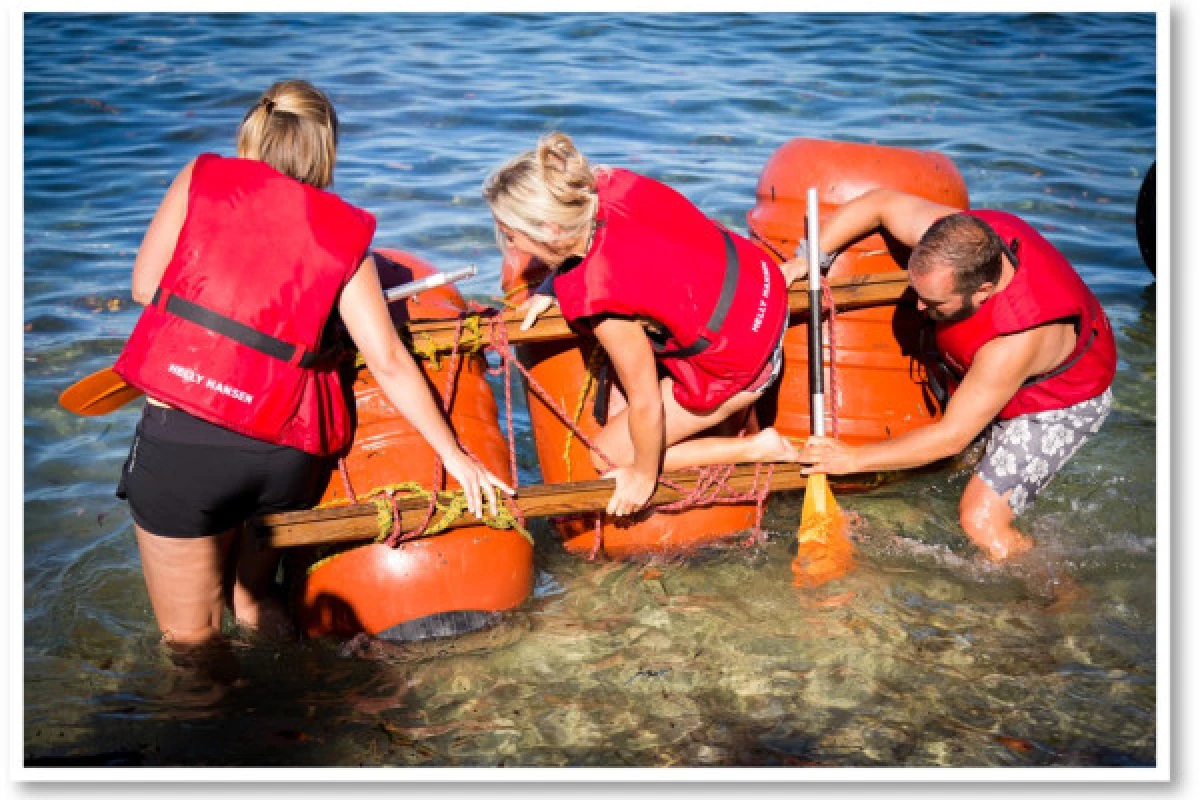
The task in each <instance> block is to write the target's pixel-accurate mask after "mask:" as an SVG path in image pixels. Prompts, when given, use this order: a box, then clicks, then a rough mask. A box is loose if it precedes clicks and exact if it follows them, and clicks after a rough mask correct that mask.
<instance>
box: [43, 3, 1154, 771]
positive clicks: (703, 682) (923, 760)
mask: <svg viewBox="0 0 1200 800" xmlns="http://www.w3.org/2000/svg"><path fill="white" fill-rule="evenodd" d="M24 35H25V51H24V70H25V73H24V77H25V80H24V111H25V115H24V122H25V128H24V136H25V138H24V181H25V183H24V214H25V217H24V221H25V227H24V293H25V300H24V340H23V341H24V359H25V384H24V385H25V402H24V436H25V450H24V467H25V489H24V504H25V517H24V524H25V538H24V572H23V578H24V631H23V633H24V753H25V756H26V759H27V762H28V763H30V764H97V765H99V764H129V765H132V764H138V765H147V766H164V765H196V766H200V765H321V766H354V765H409V764H421V765H443V766H476V765H505V766H544V765H583V766H588V765H610V766H653V765H678V766H702V765H751V764H753V765H769V766H789V765H794V766H804V765H819V766H939V765H954V766H1050V765H1054V766H1095V765H1120V766H1137V765H1150V764H1154V763H1155V761H1156V748H1157V746H1158V733H1159V731H1158V728H1157V725H1156V713H1157V712H1156V691H1157V682H1156V670H1157V667H1158V658H1157V653H1156V635H1157V630H1156V607H1155V602H1156V585H1157V584H1156V569H1155V565H1156V559H1157V552H1158V551H1157V531H1156V526H1155V517H1156V479H1155V449H1154V442H1155V432H1156V419H1155V385H1156V384H1155V376H1156V369H1157V364H1156V358H1155V352H1156V348H1155V337H1156V325H1155V284H1154V279H1153V276H1152V275H1151V274H1150V272H1149V271H1147V269H1146V268H1145V266H1144V265H1143V264H1142V262H1141V258H1140V255H1139V251H1138V247H1137V243H1136V239H1135V235H1134V203H1135V200H1136V197H1137V192H1138V188H1139V186H1140V184H1141V179H1142V175H1143V174H1144V172H1145V170H1146V169H1147V168H1148V167H1149V165H1150V163H1151V162H1152V161H1153V160H1154V156H1155V124H1156V119H1155V40H1154V35H1155V30H1154V19H1153V16H1152V15H1149V14H1144V15H1120V14H1086V15H1082V14H1077V15H998V14H991V15H957V16H948V15H879V14H866V15H863V14H855V15H816V14H812V15H809V14H780V15H764V16H744V15H728V14H711V15H646V16H636V15H596V14H578V15H547V16H527V15H505V16H482V15H445V16H443V15H420V16H408V15H402V14H389V15H311V16H309V15H282V14H278V15H276V14H271V15H242V14H226V15H213V16H203V15H200V16H187V15H182V14H165V15H144V16H143V15H119V16H114V15H50V14H30V15H27V16H26V17H25V25H24ZM292 76H300V77H305V78H308V79H310V80H312V81H313V82H314V83H316V84H318V85H319V86H321V87H322V88H324V89H326V90H327V91H328V92H329V93H330V95H331V96H332V98H333V100H334V102H335V104H336V105H337V108H338V112H339V116H340V118H341V121H342V123H343V128H342V140H341V146H340V152H339V164H338V170H337V179H336V184H335V186H334V188H335V189H336V190H337V191H338V192H339V193H341V194H342V195H343V196H344V197H346V198H347V199H348V200H350V201H351V202H353V203H355V204H358V205H361V206H364V207H366V208H368V209H371V210H372V211H374V212H375V213H376V214H377V215H378V217H379V231H378V234H377V237H376V244H377V245H382V246H391V247H400V248H403V249H406V250H409V251H412V252H415V253H417V254H419V255H421V256H423V257H425V258H426V259H428V260H430V261H432V262H433V263H434V264H437V265H438V266H440V267H443V268H449V267H452V266H457V265H460V264H462V263H465V262H475V263H477V264H479V265H480V268H481V269H480V274H479V275H478V276H477V277H476V278H474V279H472V281H470V282H469V283H467V284H466V285H465V291H466V292H467V293H468V294H469V295H471V296H473V297H474V298H475V299H478V300H481V301H487V300H489V299H491V298H494V297H495V296H496V294H497V293H498V282H499V257H498V255H497V252H496V250H495V246H494V243H493V237H492V232H491V228H490V225H489V220H490V217H489V214H488V213H487V210H486V208H485V206H484V204H483V202H482V200H481V199H480V195H479V187H480V183H481V181H482V180H483V178H484V176H485V175H486V174H487V172H488V171H489V170H490V169H492V168H493V167H494V166H496V165H497V164H498V163H500V162H501V161H503V160H504V159H506V158H508V157H509V156H511V155H512V154H514V153H516V152H517V151H519V150H522V149H525V148H526V147H528V146H530V145H531V144H532V143H533V141H534V139H535V138H536V137H537V135H539V134H540V133H542V132H545V131H549V130H552V129H563V130H566V131H568V132H570V133H571V134H572V135H573V136H574V137H575V138H576V140H577V142H578V143H579V145H580V147H581V149H583V150H584V151H585V152H586V153H587V154H588V155H589V157H590V158H591V159H592V160H593V161H597V162H602V163H612V164H618V165H624V166H628V167H631V168H633V169H636V170H639V171H642V172H645V173H647V174H650V175H652V176H654V177H657V178H659V179H662V180H665V181H667V182H669V183H671V184H672V185H674V186H675V187H677V188H678V189H680V190H681V191H683V192H684V193H685V194H687V195H688V196H689V197H690V198H691V199H692V200H693V201H694V202H696V203H697V204H698V205H699V206H700V207H702V208H704V209H705V210H706V211H708V212H709V213H710V214H712V215H713V216H715V217H716V218H718V219H720V220H721V221H723V222H725V223H726V224H729V225H731V226H733V227H735V228H738V229H743V230H744V228H745V214H746V212H747V211H748V210H749V208H750V207H751V206H752V205H753V203H754V186H755V182H756V180H757V178H758V175H759V173H760V171H761V169H762V167H763V165H764V164H765V162H766V160H767V159H768V158H769V157H770V155H771V154H772V153H773V152H774V151H775V150H776V149H777V148H778V147H779V146H780V145H782V144H783V143H784V142H786V141H787V140H788V139H790V138H792V137H795V136H809V137H819V138H830V139H838V140H846V141H860V142H876V143H880V144H889V145H900V146H906V147H915V148H924V149H931V150H937V151H940V152H942V153H945V154H946V155H948V156H949V157H950V158H952V159H953V160H954V162H955V163H956V164H957V166H958V167H959V169H960V171H961V172H962V174H963V176H964V178H965V179H966V182H967V186H968V188H969V190H970V193H971V199H972V203H973V204H974V205H977V206H992V207H999V208H1004V209H1008V210H1011V211H1014V212H1017V213H1020V214H1022V215H1024V216H1026V217H1027V218H1028V219H1029V220H1030V221H1031V222H1032V223H1033V224H1035V225H1036V226H1038V227H1039V228H1041V229H1042V230H1043V231H1044V232H1046V233H1047V235H1048V236H1049V237H1050V238H1051V239H1052V240H1053V241H1054V242H1055V243H1056V244H1057V245H1058V246H1059V247H1060V248H1061V249H1062V250H1063V251H1064V252H1065V253H1066V254H1067V255H1068V257H1069V258H1070V259H1071V260H1072V261H1073V262H1074V263H1075V265H1076V266H1077V267H1078V269H1079V270H1080V272H1081V273H1082V274H1083V276H1084V277H1085V278H1086V280H1087V281H1088V283H1089V284H1090V285H1091V286H1092V287H1093V288H1094V290H1095V291H1096V292H1097V294H1098V296H1099V297H1100V299H1101V301H1102V302H1103V304H1104V306H1105V308H1106V309H1107V311H1108V313H1109V315H1110V316H1111V317H1112V320H1113V323H1114V326H1115V328H1116V330H1117V334H1118V348H1119V350H1120V355H1121V362H1120V367H1119V372H1118V375H1117V380H1116V385H1115V393H1116V406H1115V410H1114V412H1113V414H1112V416H1111V417H1110V419H1109V421H1108V423H1107V424H1106V426H1105V428H1104V430H1103V431H1102V433H1101V434H1100V435H1099V436H1098V437H1097V438H1096V439H1095V440H1094V441H1093V442H1092V443H1091V444H1089V445H1088V446H1087V447H1086V448H1085V449H1084V450H1083V451H1082V452H1081V453H1080V455H1079V456H1078V457H1076V459H1075V460H1074V461H1072V462H1071V463H1070V464H1069V465H1068V466H1067V467H1066V469H1065V470H1064V472H1063V473H1062V474H1061V475H1060V476H1059V477H1058V478H1057V479H1056V481H1055V482H1053V483H1052V484H1051V485H1050V487H1049V488H1048V489H1047V490H1046V492H1045V493H1044V495H1043V496H1042V497H1041V498H1040V499H1039V501H1038V504H1037V505H1036V506H1035V509H1034V510H1033V512H1032V513H1031V514H1029V515H1028V516H1027V517H1026V518H1025V525H1026V527H1027V528H1028V529H1029V530H1031V531H1032V532H1033V534H1034V535H1035V536H1036V538H1037V540H1038V542H1039V555H1038V557H1036V558H1032V559H1030V560H1028V561H1026V562H1025V563H1022V564H1018V565H1014V566H1010V567H1005V568H999V567H990V566H986V565H981V564H979V563H978V562H976V561H975V560H974V558H973V556H972V552H971V551H970V550H969V549H968V548H967V547H966V546H965V545H964V543H963V541H962V538H961V536H960V534H959V533H958V528H957V512H956V508H957V498H958V494H959V492H960V491H961V488H962V486H963V484H964V482H965V480H966V477H967V473H966V472H962V471H959V472H955V471H945V472H940V473H936V474H931V475H925V476H921V477H919V478H914V479H911V480H908V481H905V482H902V483H897V484H894V485H891V486H888V487H886V488H884V489H880V490H876V491H875V492H873V493H870V494H867V495H860V496H856V497H853V498H849V497H847V498H845V499H844V500H843V504H844V505H845V506H847V507H852V508H854V509H855V510H857V511H858V512H859V513H861V514H862V516H863V518H864V520H865V526H864V528H863V530H862V531H861V536H862V542H861V544H860V550H861V554H862V557H861V558H860V564H859V568H858V569H857V570H856V571H855V572H854V573H853V574H852V575H850V576H848V577H847V578H845V579H843V580H841V581H838V582H836V583H834V584H831V585H829V586H827V587H825V588H823V589H821V590H818V591H814V592H808V593H804V592H798V591H797V590H795V589H793V588H791V576H790V571H789V564H790V560H791V555H792V552H794V549H795V536H794V526H795V522H796V519H797V517H798V514H799V502H798V498H794V497H783V498H778V499H776V500H774V501H773V502H772V504H771V506H770V509H769V511H768V515H767V519H766V523H767V527H768V528H769V529H771V531H772V533H771V536H770V537H769V539H768V541H767V543H766V544H765V545H763V546H761V547H753V548H742V547H732V548H728V549H716V550H713V551H711V552H707V553H704V554H701V555H700V556H697V557H695V558H692V559H688V560H686V561H672V562H669V563H664V564H656V565H646V564H639V563H589V562H587V561H584V560H582V559H579V558H576V557H573V556H569V555H567V554H565V553H564V552H562V550H561V549H560V547H559V546H558V545H557V544H556V543H555V541H554V540H553V538H552V537H551V536H550V535H549V534H548V533H547V532H546V531H545V530H540V531H538V556H537V568H538V573H537V581H538V583H537V589H536V591H535V593H534V596H533V597H531V598H530V599H529V601H528V602H527V603H526V604H525V605H524V606H523V607H521V608H520V609H519V610H518V611H516V612H514V613H513V614H511V615H509V617H508V618H507V619H506V620H505V621H504V622H503V624H501V625H499V626H497V627H494V628H492V629H490V630H488V631H485V632H481V633H475V634H470V635H466V636H462V637H459V638H456V639H450V640H440V641H436V642H432V643H430V642H425V643H417V644H411V645H399V646H386V647H384V646H373V647H366V648H361V649H360V651H356V654H353V655H352V654H350V653H349V652H347V650H346V649H344V648H342V647H340V645H339V644H338V643H335V642H306V643H286V644H284V645H282V646H278V645H274V644H272V645H265V644H262V643H260V642H256V641H254V640H253V639H252V638H245V637H240V638H238V639H237V643H238V658H239V661H240V669H241V673H242V679H241V681H240V682H238V683H236V684H234V685H233V686H232V687H230V688H228V689H227V690H226V691H224V692H223V693H220V694H216V693H214V692H213V690H212V687H211V686H208V685H205V684H203V683H189V682H188V679H187V678H186V677H184V676H182V675H181V674H180V673H179V672H177V671H176V670H173V669H172V668H171V667H170V665H169V664H168V662H167V659H166V657H165V656H164V654H163V652H162V651H161V649H160V648H159V645H158V643H157V639H158V636H157V632H156V629H155V625H154V620H153V615H152V613H151V611H150V606H149V601H148V599H147V595H146V592H145V588H144V586H143V583H142V578H141V572H140V567H139V563H138V558H137V551H136V547H135V545H134V541H133V534H132V523H131V521H130V518H129V515H128V512H127V510H126V507H125V506H124V504H122V503H121V502H119V501H118V500H116V498H115V497H114V496H113V486H114V484H115V482H116V478H117V474H118V471H119V468H120V465H121V463H122V461H123V459H124V456H125V451H126V448H127V447H128V443H129V439H130V436H131V433H132V429H133V426H134V423H135V420H136V418H137V414H138V413H139V412H138V406H137V405H136V404H135V405H134V406H130V407H127V408H125V409H123V410H122V411H120V412H118V413H116V414H112V415H109V416H107V417H99V418H91V419H84V418H80V417H75V416H71V415H69V414H67V413H66V412H64V411H63V410H62V409H61V408H59V407H58V405H57V404H56V402H55V398H56V396H57V393H58V392H59V391H60V390H61V389H62V388H63V387H64V386H66V385H67V384H69V383H70V382H72V381H73V380H75V379H77V378H79V377H81V376H82V375H85V374H87V373H89V372H91V371H93V370H96V369H99V368H101V367H103V366H106V365H108V364H109V363H111V361H112V359H113V358H114V357H115V355H116V354H117V352H118V351H119V349H120V347H121V344H122V342H123V341H124V339H125V337H126V335H127V334H128V332H129V330H130V329H131V328H132V326H133V323H134V320H135V319H136V315H137V310H136V308H135V306H134V305H133V304H132V301H131V299H130V294H129V277H130V267H131V265H132V261H133V256H134V254H135V252H136V249H137V246H138V244H139V242H140V241H141V236H142V234H143V232H144V231H145V228H146V225H147V223H148V221H149V219H150V216H151V215H152V213H153V211H154V209H155V207H156V205H157V203H158V201H159V200H160V199H161V197H162V194H163V192H164V191H165V189H166V186H167V184H168V183H169V181H170V180H171V178H172V177H173V176H174V174H175V173H176V171H177V170H178V169H179V168H180V167H181V166H182V165H183V164H184V163H185V162H186V161H187V160H188V159H190V158H191V157H193V156H194V155H196V154H197V153H199V152H202V151H205V150H214V151H218V152H222V153H225V154H232V152H233V136H234V130H235V127H236V125H237V123H238V121H239V120H240V119H241V115H242V113H243V112H244V110H245V109H246V108H247V107H248V106H249V105H250V104H251V103H252V102H253V101H254V100H255V99H256V97H257V93H258V92H260V91H261V90H262V89H263V88H265V87H266V86H267V85H269V84H270V83H271V82H272V81H274V80H276V79H279V78H282V77H292ZM518 422H519V423H521V425H522V427H521V429H520V430H519V431H518V433H519V436H520V441H521V444H522V446H523V448H525V450H526V451H527V452H531V439H530V434H529V430H528V418H527V416H523V415H520V416H519V418H518ZM536 479H537V472H536V466H535V465H532V464H529V465H528V466H527V468H526V470H525V474H524V475H523V480H524V481H535V480H536Z"/></svg>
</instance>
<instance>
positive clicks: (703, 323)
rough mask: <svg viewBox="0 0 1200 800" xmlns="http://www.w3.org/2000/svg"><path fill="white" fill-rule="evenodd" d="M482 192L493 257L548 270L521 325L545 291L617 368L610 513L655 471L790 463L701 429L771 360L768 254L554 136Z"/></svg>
mask: <svg viewBox="0 0 1200 800" xmlns="http://www.w3.org/2000/svg"><path fill="white" fill-rule="evenodd" d="M483 196H484V199H485V200H486V201H487V203H488V206H489V207H490V208H491V211H492V215H493V217H494V218H495V223H496V236H497V241H498V243H499V245H500V248H501V250H502V251H503V252H504V254H505V257H506V258H509V259H514V260H518V261H519V260H528V259H535V260H537V261H540V262H542V263H543V264H544V265H546V266H547V267H548V268H549V270H550V273H549V277H548V278H547V280H546V282H545V283H543V284H542V286H541V287H540V288H539V289H538V290H537V292H536V293H535V294H534V295H533V296H532V297H531V298H530V299H529V300H528V301H526V303H525V305H524V306H522V310H524V311H525V312H526V316H525V321H524V327H525V328H528V327H530V326H531V325H532V324H533V322H534V320H535V319H536V318H537V316H538V315H539V314H541V313H542V312H543V311H545V310H546V309H547V308H549V306H550V305H551V304H552V303H553V302H555V300H557V302H558V303H559V305H560V306H561V307H562V312H563V316H564V317H565V318H566V320H567V321H568V322H569V323H570V324H571V325H572V327H574V328H576V329H577V330H579V331H581V332H584V333H588V334H591V335H594V336H595V337H596V339H597V341H598V342H599V343H600V345H601V346H602V347H603V348H604V350H605V352H606V353H607V355H608V358H609V361H610V363H611V364H612V367H613V371H614V372H615V374H616V379H617V384H618V385H616V386H614V387H612V395H613V400H612V402H610V404H609V409H610V413H609V416H608V419H607V421H606V422H605V424H604V427H603V429H602V430H601V432H600V434H599V435H598V437H597V440H596V441H597V444H598V445H599V447H600V449H601V450H602V451H603V452H604V454H605V455H606V456H607V457H608V459H609V460H610V461H611V462H612V463H613V464H615V465H616V467H615V469H614V471H613V472H612V473H611V475H610V476H611V477H614V478H615V479H616V488H615V489H614V490H613V495H612V498H611V499H610V500H609V504H608V509H607V510H608V513H610V514H614V515H617V516H624V515H629V514H633V513H634V512H636V511H638V510H640V509H641V508H643V507H644V506H645V504H646V502H647V501H648V500H649V499H650V496H651V495H652V494H653V493H654V488H655V485H656V484H657V481H658V476H659V473H660V472H661V471H662V470H670V469H680V468H684V467H691V466H700V465H708V464H733V463H740V462H754V461H795V460H796V455H797V453H796V450H795V449H794V448H793V447H792V446H791V444H790V443H789V442H788V441H787V440H786V439H784V438H783V437H781V436H780V435H779V434H778V432H776V431H775V430H774V429H770V428H768V429H766V430H764V431H761V432H759V433H757V434H755V435H752V436H743V437H722V436H716V435H713V434H712V430H711V429H712V428H713V427H714V426H716V425H718V424H720V423H721V422H723V421H725V420H726V419H727V418H729V417H730V416H731V415H733V414H735V413H738V412H741V411H745V410H746V409H748V408H749V407H750V406H751V405H752V404H753V403H754V401H755V400H756V399H757V398H758V397H759V396H760V395H761V394H762V393H763V392H764V391H765V390H766V389H767V388H768V387H769V386H770V385H771V384H772V383H773V382H774V381H775V379H776V378H777V377H778V374H779V372H780V370H781V368H782V365H783V351H782V339H783V333H784V331H785V330H786V328H787V285H786V282H785V278H784V275H783V273H782V272H781V271H780V269H779V267H778V266H776V265H775V263H774V261H773V260H772V259H771V258H770V256H768V255H767V253H765V252H764V251H763V250H762V249H760V248H759V247H758V246H757V245H756V244H754V243H753V242H751V241H750V240H749V239H747V238H745V237H743V236H740V235H738V234H737V233H734V232H732V231H729V230H727V229H725V228H724V227H723V226H721V225H720V224H718V223H716V222H714V221H713V220H711V219H709V218H708V217H706V216H705V215H704V214H703V213H702V212H701V211H700V210H699V209H697V208H696V207H695V206H694V205H693V204H692V203H691V202H689V201H688V200H687V198H685V197H684V196H683V195H681V194H680V193H678V192H676V191H675V190H673V189H671V188H670V187H668V186H666V185H665V184H663V183H660V182H658V181H656V180H654V179H652V178H648V177H645V176H643V175H638V174H637V173H634V172H631V171H629V170H625V169H620V168H610V167H595V168H593V167H592V166H590V165H589V164H588V160H587V158H585V157H584V155H583V154H582V153H581V152H580V151H579V150H578V149H577V148H576V146H575V143H574V142H573V141H572V140H571V137H569V136H567V135H566V134H565V133H558V132H555V133H550V134H548V135H546V136H543V137H542V138H541V139H539V140H538V143H537V147H536V148H534V149H533V150H529V151H527V152H524V153H521V154H520V155H518V156H516V157H514V158H513V159H511V160H510V161H508V163H506V164H504V165H503V166H501V167H500V168H499V169H497V170H496V171H495V172H494V173H492V175H490V176H489V177H488V179H487V180H486V181H485V183H484V187H483ZM593 461H594V463H595V465H596V468H597V469H604V468H605V464H604V462H603V460H602V459H601V458H600V457H599V456H595V455H594V456H593Z"/></svg>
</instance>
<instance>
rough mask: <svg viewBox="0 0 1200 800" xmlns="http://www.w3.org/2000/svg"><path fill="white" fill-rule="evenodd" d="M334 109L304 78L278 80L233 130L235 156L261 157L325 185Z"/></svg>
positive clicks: (329, 176) (333, 143)
mask: <svg viewBox="0 0 1200 800" xmlns="http://www.w3.org/2000/svg"><path fill="white" fill-rule="evenodd" d="M337 134H338V120H337V113H336V112H335V111H334V110H333V103H331V102H330V101H329V98H328V97H326V96H325V94H324V93H323V92H322V91H321V90H320V89H318V88H317V87H315V86H313V85H312V84H311V83H309V82H308V81H300V80H289V81H280V82H278V83H276V84H274V85H273V86H271V88H269V89H267V91H265V92H264V93H263V96H262V97H261V98H259V101H258V102H257V103H255V104H254V106H253V107H252V108H251V109H250V110H249V111H247V112H246V116H245V117H244V118H243V119H242V124H241V126H240V127H239V128H238V136H237V151H238V156H239V157H240V158H252V159H255V160H256V161H265V162H266V163H268V164H270V165H271V166H272V167H274V168H275V169H277V170H279V171H280V172H282V173H283V174H284V175H287V176H289V177H292V178H295V179H296V180H298V181H302V182H304V183H307V184H310V185H312V186H315V187H317V188H318V189H324V188H325V187H326V186H328V185H329V184H331V183H333V163H334V159H335V158H336V156H337Z"/></svg>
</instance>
